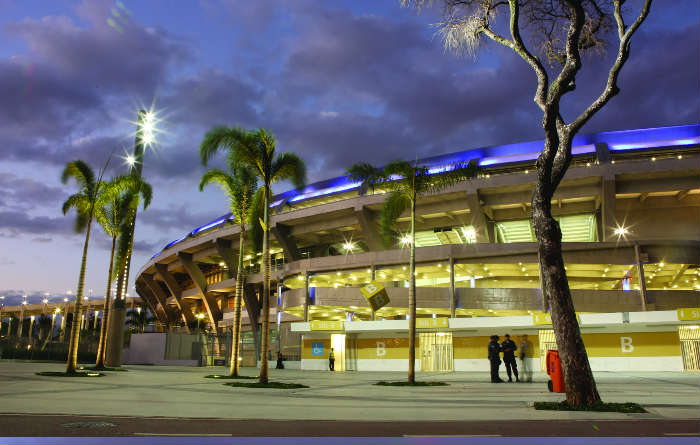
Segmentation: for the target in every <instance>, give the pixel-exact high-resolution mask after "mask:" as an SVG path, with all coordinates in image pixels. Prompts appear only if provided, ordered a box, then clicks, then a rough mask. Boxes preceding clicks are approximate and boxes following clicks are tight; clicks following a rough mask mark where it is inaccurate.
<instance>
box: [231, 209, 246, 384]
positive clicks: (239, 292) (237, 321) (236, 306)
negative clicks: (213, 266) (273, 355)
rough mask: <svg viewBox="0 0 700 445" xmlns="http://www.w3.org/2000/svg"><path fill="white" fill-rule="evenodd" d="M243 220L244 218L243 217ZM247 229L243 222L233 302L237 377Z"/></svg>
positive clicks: (233, 363)
mask: <svg viewBox="0 0 700 445" xmlns="http://www.w3.org/2000/svg"><path fill="white" fill-rule="evenodd" d="M241 220H242V219H241ZM244 236H245V229H244V228H243V223H241V233H240V240H239V243H238V271H237V275H236V296H235V299H234V302H233V338H232V340H231V364H230V367H229V368H230V374H231V377H237V376H238V371H239V369H240V363H239V360H238V357H239V355H238V352H239V343H240V340H241V298H242V297H243V280H244V279H245V278H244V277H243V237H244Z"/></svg>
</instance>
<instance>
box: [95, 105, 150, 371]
mask: <svg viewBox="0 0 700 445" xmlns="http://www.w3.org/2000/svg"><path fill="white" fill-rule="evenodd" d="M155 124H156V118H155V115H154V114H153V112H151V111H146V110H139V113H138V119H137V121H136V137H135V139H134V153H133V154H132V155H129V156H128V157H127V159H126V160H127V163H128V164H129V174H130V175H132V176H134V177H136V178H141V172H142V170H143V155H144V151H145V149H146V147H148V146H150V145H153V144H154V143H155ZM136 212H137V207H136V206H135V207H134V208H133V209H132V210H131V214H130V215H128V216H127V217H128V218H129V219H130V220H131V224H129V225H128V229H127V231H126V232H125V233H123V234H122V236H125V237H126V239H127V245H128V248H127V252H126V258H125V259H124V268H123V269H122V270H121V271H119V272H118V276H117V294H116V296H115V298H114V304H113V306H112V314H111V315H110V317H109V322H110V326H109V332H110V335H109V342H108V344H107V354H106V359H105V365H107V366H111V367H118V366H120V365H121V362H122V345H123V344H124V321H125V320H126V297H125V295H126V290H127V286H128V284H129V268H130V266H131V253H132V249H133V246H134V225H135V223H136Z"/></svg>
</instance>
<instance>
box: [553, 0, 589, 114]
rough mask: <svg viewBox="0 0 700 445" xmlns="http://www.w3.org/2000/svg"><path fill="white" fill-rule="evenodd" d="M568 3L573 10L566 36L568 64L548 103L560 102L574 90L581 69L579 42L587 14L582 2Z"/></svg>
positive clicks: (556, 82) (554, 83)
mask: <svg viewBox="0 0 700 445" xmlns="http://www.w3.org/2000/svg"><path fill="white" fill-rule="evenodd" d="M566 2H567V4H568V5H569V8H570V10H571V20H570V21H569V31H568V32H567V35H566V48H565V53H566V62H565V63H564V67H563V68H562V70H561V71H560V72H559V75H558V76H557V78H556V79H555V80H554V82H552V85H551V86H550V88H549V92H548V94H547V101H548V102H550V103H552V102H555V101H556V102H558V101H559V99H561V97H562V96H563V95H564V94H566V93H568V92H570V91H573V90H574V88H575V87H574V85H575V84H574V79H575V78H576V73H578V71H579V70H580V69H581V53H580V52H579V40H580V38H581V30H582V29H583V24H584V21H585V16H586V13H585V12H584V10H583V7H582V6H581V3H580V2H578V1H573V0H567V1H566Z"/></svg>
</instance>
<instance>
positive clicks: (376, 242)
mask: <svg viewBox="0 0 700 445" xmlns="http://www.w3.org/2000/svg"><path fill="white" fill-rule="evenodd" d="M355 216H356V217H357V222H358V223H359V224H360V229H361V230H362V233H363V234H364V236H365V243H367V247H369V250H370V251H372V252H374V251H377V250H382V248H383V245H382V237H381V236H380V235H379V228H378V227H377V223H376V222H375V221H376V216H375V215H374V212H372V211H371V210H369V209H368V208H366V207H364V206H361V207H355Z"/></svg>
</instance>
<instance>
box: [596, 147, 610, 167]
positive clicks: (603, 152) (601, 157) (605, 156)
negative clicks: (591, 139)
mask: <svg viewBox="0 0 700 445" xmlns="http://www.w3.org/2000/svg"><path fill="white" fill-rule="evenodd" d="M593 145H594V147H595V159H596V161H598V164H609V163H610V161H611V159H612V157H611V156H610V149H609V148H608V144H606V143H605V142H596V143H595V144H593Z"/></svg>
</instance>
